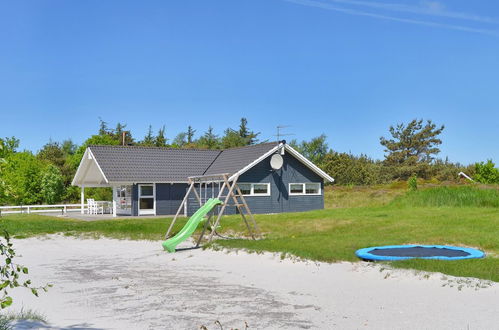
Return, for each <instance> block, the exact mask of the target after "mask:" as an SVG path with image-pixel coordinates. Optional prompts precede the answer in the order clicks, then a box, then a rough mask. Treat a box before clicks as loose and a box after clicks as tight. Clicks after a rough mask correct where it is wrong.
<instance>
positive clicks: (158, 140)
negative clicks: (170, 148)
mask: <svg viewBox="0 0 499 330" xmlns="http://www.w3.org/2000/svg"><path fill="white" fill-rule="evenodd" d="M167 142H168V139H167V138H166V137H165V126H164V125H163V127H161V128H160V129H159V131H158V135H156V137H155V138H154V145H155V146H156V147H166V146H167Z"/></svg>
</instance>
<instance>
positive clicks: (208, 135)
mask: <svg viewBox="0 0 499 330" xmlns="http://www.w3.org/2000/svg"><path fill="white" fill-rule="evenodd" d="M198 146H199V147H200V148H207V149H218V148H219V147H220V139H219V138H218V135H216V134H215V133H214V132H213V127H211V126H209V127H208V130H207V131H206V132H205V133H204V134H203V136H201V137H200V138H199V140H198Z"/></svg>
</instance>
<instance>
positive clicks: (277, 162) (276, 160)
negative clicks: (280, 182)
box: [270, 154, 284, 170]
mask: <svg viewBox="0 0 499 330" xmlns="http://www.w3.org/2000/svg"><path fill="white" fill-rule="evenodd" d="M283 163H284V160H283V159H282V156H281V155H279V154H275V155H273V156H272V157H271V158H270V167H272V169H274V170H278V169H280V168H281V167H282V164H283Z"/></svg>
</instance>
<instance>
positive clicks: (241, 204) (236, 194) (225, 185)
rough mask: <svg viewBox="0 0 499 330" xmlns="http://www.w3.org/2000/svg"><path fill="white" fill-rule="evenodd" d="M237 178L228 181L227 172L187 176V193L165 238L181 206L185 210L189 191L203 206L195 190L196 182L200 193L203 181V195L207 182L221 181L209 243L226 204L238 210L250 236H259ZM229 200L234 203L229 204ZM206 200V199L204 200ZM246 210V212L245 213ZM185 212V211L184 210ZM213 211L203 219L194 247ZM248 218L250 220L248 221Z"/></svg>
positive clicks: (212, 215) (201, 236) (203, 233)
mask: <svg viewBox="0 0 499 330" xmlns="http://www.w3.org/2000/svg"><path fill="white" fill-rule="evenodd" d="M238 179H239V175H236V176H235V177H234V179H233V180H232V182H230V181H229V174H228V173H224V174H217V175H202V176H191V177H189V178H188V183H189V188H188V189H187V193H186V194H185V196H184V199H183V200H182V203H181V204H180V206H179V208H178V210H177V213H176V214H175V217H173V220H172V222H171V224H170V226H169V227H168V231H167V232H166V235H165V239H168V238H169V237H170V233H171V231H172V229H173V226H174V225H175V222H176V221H177V218H178V217H179V215H180V212H181V211H182V208H184V210H185V211H186V210H187V200H188V199H189V195H190V194H191V193H194V196H195V197H196V199H197V201H198V202H199V207H201V206H203V201H202V198H201V196H200V194H199V193H198V192H197V190H196V184H199V188H200V193H201V189H202V186H203V183H204V184H205V195H206V189H207V187H208V184H215V183H217V182H218V183H219V184H220V183H222V185H221V187H220V190H219V191H218V196H217V198H218V199H221V198H224V200H223V204H222V205H221V206H220V209H219V210H218V214H217V216H216V220H215V222H214V223H213V224H212V226H211V232H210V234H209V236H208V243H210V242H211V241H212V240H213V236H214V235H215V233H216V229H217V226H218V225H219V224H220V220H221V218H222V216H223V214H224V212H225V210H226V208H227V206H235V207H236V208H237V210H238V211H239V214H240V215H241V218H242V219H243V221H244V223H245V225H246V228H247V229H248V232H249V233H250V235H251V238H252V239H254V240H256V238H257V237H261V233H260V229H259V228H258V225H257V224H256V221H255V218H254V217H253V214H252V213H251V210H250V208H249V206H248V203H247V202H246V199H245V198H244V196H243V193H242V192H241V189H240V188H239V186H238V185H237V180H238ZM225 190H228V192H227V195H223V193H224V191H225ZM205 199H206V198H205ZM230 200H232V202H233V203H234V204H229V202H230ZM205 202H206V200H205ZM245 212H246V214H245ZM185 213H186V214H187V212H185ZM214 214H215V211H214V210H212V211H211V212H210V215H209V217H208V219H207V220H206V221H205V223H204V226H203V230H202V232H201V235H200V236H199V239H198V240H197V243H196V247H199V245H200V244H201V240H202V239H203V236H204V235H205V233H206V230H207V229H208V225H209V224H210V223H211V220H212V218H213V217H214ZM248 218H249V219H250V221H251V224H250V222H249V221H248Z"/></svg>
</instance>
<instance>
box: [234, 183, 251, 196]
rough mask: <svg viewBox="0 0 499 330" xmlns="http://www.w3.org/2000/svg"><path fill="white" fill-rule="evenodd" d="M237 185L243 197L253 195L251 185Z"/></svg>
mask: <svg viewBox="0 0 499 330" xmlns="http://www.w3.org/2000/svg"><path fill="white" fill-rule="evenodd" d="M237 185H238V186H239V189H241V193H242V194H243V195H251V183H238V184H237Z"/></svg>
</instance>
